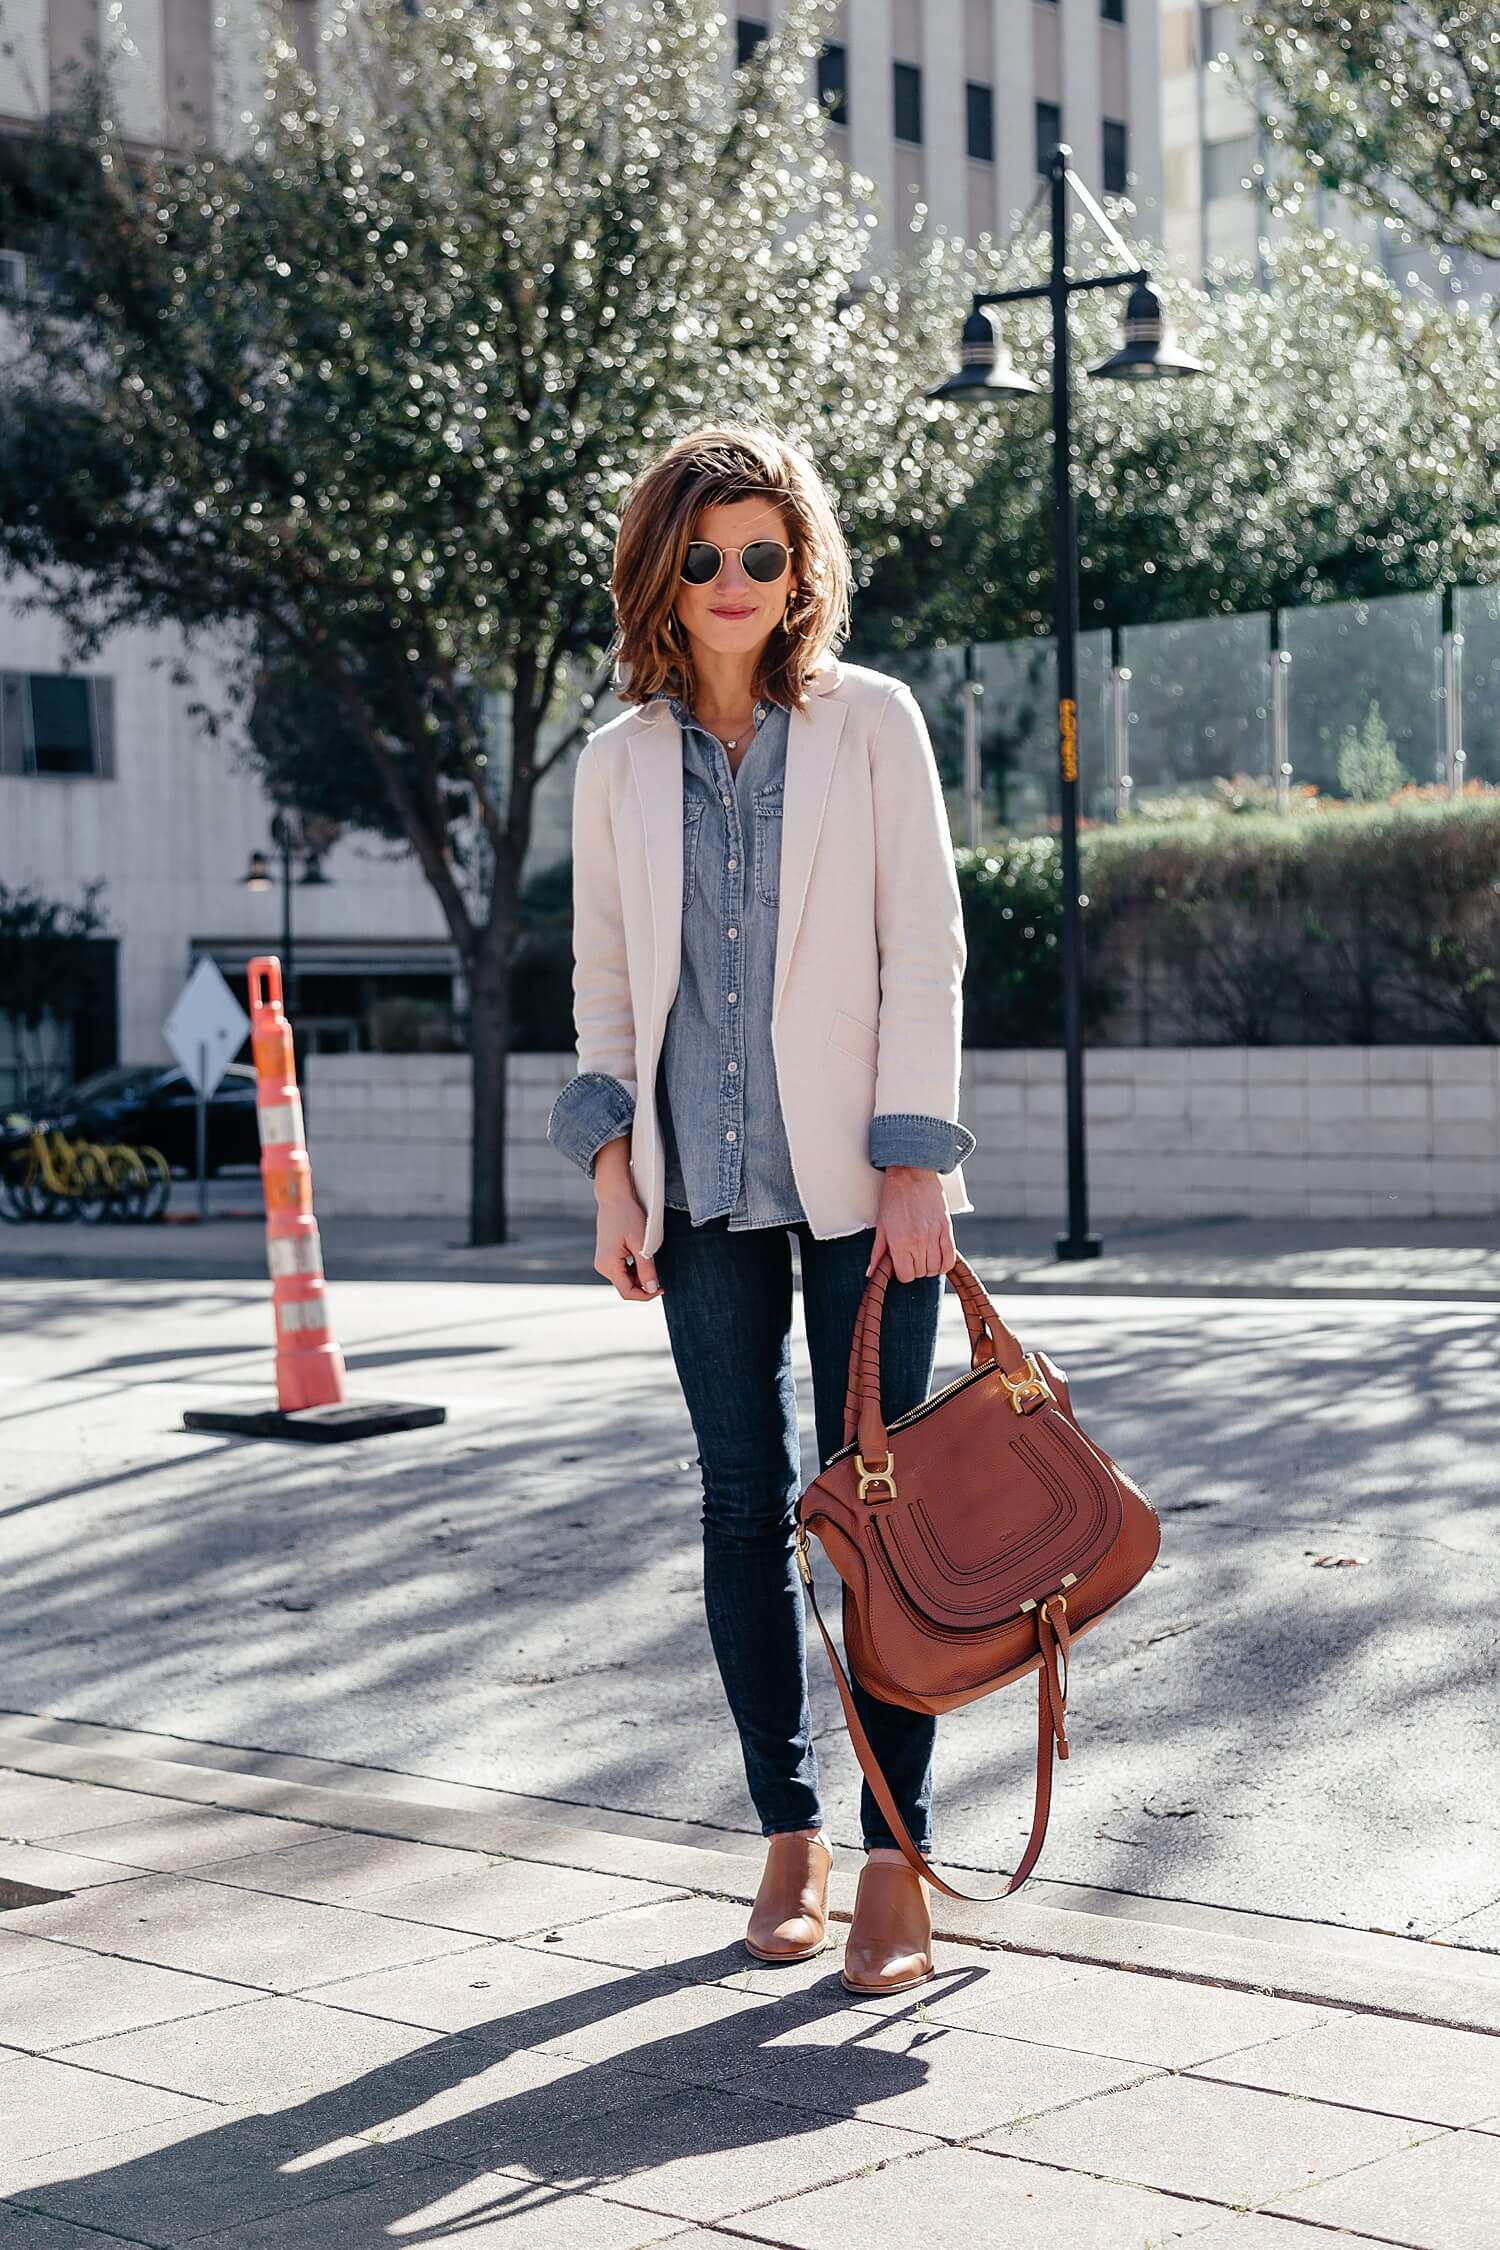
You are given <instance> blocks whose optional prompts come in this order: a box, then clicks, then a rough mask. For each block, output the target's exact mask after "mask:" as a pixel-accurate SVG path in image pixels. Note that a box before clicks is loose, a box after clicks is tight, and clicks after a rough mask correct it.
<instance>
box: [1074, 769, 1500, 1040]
mask: <svg viewBox="0 0 1500 2250" xmlns="http://www.w3.org/2000/svg"><path fill="white" fill-rule="evenodd" d="M1080 845H1081V855H1082V863H1083V867H1084V870H1085V888H1086V890H1087V891H1088V894H1089V897H1090V900H1091V907H1090V915H1089V948H1090V951H1091V952H1097V953H1098V954H1100V955H1101V956H1102V958H1103V959H1104V961H1105V962H1107V963H1108V965H1109V967H1110V968H1111V969H1112V970H1113V971H1114V972H1115V975H1116V977H1117V979H1119V980H1121V981H1122V982H1123V984H1124V986H1125V987H1126V998H1125V1000H1124V1002H1123V1003H1122V1006H1121V1008H1120V1009H1119V1010H1118V1011H1117V1013H1116V1016H1115V1017H1114V1018H1113V1019H1112V1021H1111V1023H1110V1025H1109V1026H1108V1027H1107V1029H1106V1034H1105V1036H1106V1037H1109V1036H1114V1037H1116V1038H1118V1039H1121V1040H1123V1041H1128V1042H1132V1043H1133V1042H1135V1041H1144V1042H1146V1043H1148V1044H1171V1043H1174V1042H1184V1043H1185V1042H1194V1041H1208V1042H1219V1041H1224V1042H1234V1043H1244V1044H1248V1045H1252V1046H1263V1045H1274V1044H1277V1043H1286V1042H1300V1041H1314V1042H1327V1043H1332V1044H1345V1043H1354V1044H1360V1045H1365V1044H1381V1043H1393V1042H1401V1041H1413V1042H1422V1041H1428V1040H1437V1041H1455V1040H1457V1041H1479V1042H1490V1041H1494V1040H1496V1039H1500V1005H1497V992H1496V980H1497V975H1500V798H1497V797H1494V796H1489V797H1476V798H1472V799H1468V800H1462V799H1461V800H1459V801H1458V802H1456V803H1455V802H1447V801H1445V802H1440V803H1430V802H1422V801H1417V802H1412V801H1405V802H1403V803H1401V804H1399V805H1391V804H1382V805H1370V806H1346V807H1343V808H1341V809H1340V810H1339V811H1338V812H1336V813H1334V812H1330V813H1329V814H1327V815H1326V816H1325V817H1322V818H1318V819H1300V820H1287V819H1283V818H1278V817H1277V816H1276V815H1274V814H1266V813H1244V814H1242V815H1240V816H1239V817H1238V818H1237V819H1235V820H1232V821H1229V820H1220V821H1203V820H1192V821H1185V822H1183V823H1181V824H1180V825H1179V826H1177V827H1169V826H1166V825H1160V826H1153V827H1150V828H1140V827H1136V826H1135V825H1134V824H1132V823H1124V824H1122V825H1120V826H1118V827H1115V828H1095V829H1091V830H1089V831H1088V832H1087V833H1086V834H1085V835H1084V836H1083V837H1082V838H1081V839H1080Z"/></svg>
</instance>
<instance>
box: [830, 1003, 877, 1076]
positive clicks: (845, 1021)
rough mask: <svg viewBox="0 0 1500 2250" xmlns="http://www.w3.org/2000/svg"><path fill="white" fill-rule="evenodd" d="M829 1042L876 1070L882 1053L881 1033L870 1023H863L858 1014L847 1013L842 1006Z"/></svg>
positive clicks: (834, 1021)
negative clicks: (874, 1029)
mask: <svg viewBox="0 0 1500 2250" xmlns="http://www.w3.org/2000/svg"><path fill="white" fill-rule="evenodd" d="M828 1043H829V1045H830V1046H831V1047H839V1048H841V1049H842V1050H843V1052H844V1053H845V1054H846V1055H853V1056H854V1057H855V1058H856V1060H857V1061H859V1062H862V1063H863V1064H864V1065H865V1066H866V1068H867V1069H869V1070H874V1069H875V1068H876V1067H877V1057H878V1056H879V1053H880V1037H879V1034H878V1033H877V1032H875V1031H873V1030H872V1029H871V1028H870V1026H869V1024H867V1023H861V1022H860V1020H859V1018H858V1016H851V1015H846V1014H845V1012H844V1010H843V1009H842V1008H840V1010H839V1011H838V1014H837V1015H836V1016H835V1017H834V1019H833V1028H832V1029H831V1030H830V1032H829V1034H828Z"/></svg>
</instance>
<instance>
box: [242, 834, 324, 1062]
mask: <svg viewBox="0 0 1500 2250" xmlns="http://www.w3.org/2000/svg"><path fill="white" fill-rule="evenodd" d="M271 842H272V843H273V844H274V846H275V847H276V850H277V852H278V853H279V854H280V857H281V976H282V983H283V986H284V988H285V992H286V1010H287V1014H288V1016H289V1017H290V1018H291V1022H292V1027H293V1034H294V1036H295V1031H296V1024H297V987H296V981H295V978H296V967H295V963H294V961H293V958H292V853H293V851H300V852H301V853H302V855H303V862H304V864H303V869H302V874H301V877H300V881H301V884H302V886H303V888H304V889H307V888H309V887H313V888H316V887H318V886H320V885H322V884H325V883H326V882H327V881H328V877H327V876H326V875H325V874H324V873H323V862H322V859H321V857H320V856H319V854H318V853H317V852H315V851H313V850H312V849H311V848H310V846H309V845H308V843H307V841H306V839H305V838H299V836H298V834H297V828H296V823H295V822H294V821H293V820H292V818H291V816H290V815H289V814H288V813H287V812H285V811H284V810H282V808H281V807H279V806H278V808H277V810H276V811H275V812H274V813H273V814H272V816H271ZM271 880H272V878H271V861H270V856H269V854H268V853H266V852H252V853H251V854H250V866H249V870H248V872H247V873H246V874H244V875H242V876H241V877H240V882H241V885H242V886H243V888H244V889H245V890H247V891H268V890H269V889H270V888H271Z"/></svg>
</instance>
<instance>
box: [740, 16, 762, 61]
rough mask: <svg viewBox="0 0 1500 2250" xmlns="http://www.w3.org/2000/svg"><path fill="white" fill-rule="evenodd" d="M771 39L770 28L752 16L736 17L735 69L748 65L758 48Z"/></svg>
mask: <svg viewBox="0 0 1500 2250" xmlns="http://www.w3.org/2000/svg"><path fill="white" fill-rule="evenodd" d="M769 37H770V29H769V26H768V25H766V24H763V23H756V21H755V20H754V18H753V17H751V16H736V17H735V20H734V46H735V55H734V61H735V68H736V69H738V68H739V66H740V65H741V63H747V62H748V61H749V60H750V57H751V56H752V55H753V54H754V52H755V50H756V48H757V47H760V46H763V45H764V43H765V41H766V40H767V39H768V38H769Z"/></svg>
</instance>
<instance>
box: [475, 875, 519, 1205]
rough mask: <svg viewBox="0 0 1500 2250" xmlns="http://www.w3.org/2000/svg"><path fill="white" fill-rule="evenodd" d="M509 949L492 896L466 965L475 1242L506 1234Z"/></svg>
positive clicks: (507, 922) (506, 926)
mask: <svg viewBox="0 0 1500 2250" xmlns="http://www.w3.org/2000/svg"><path fill="white" fill-rule="evenodd" d="M512 952H513V945H512V917H511V915H510V914H508V913H506V912H504V911H503V908H502V905H501V902H500V901H499V900H498V899H497V901H496V906H495V910H494V911H493V912H492V913H491V916H490V919H489V921H488V922H487V923H486V924H485V926H484V928H483V929H482V930H481V931H480V932H479V933H478V944H477V946H476V948H475V951H474V954H473V956H472V958H471V960H470V962H469V965H468V975H469V1057H470V1061H471V1063H472V1065H473V1085H474V1121H473V1129H472V1139H471V1143H470V1149H471V1162H472V1184H471V1192H470V1205H469V1240H470V1242H471V1243H472V1244H473V1245H474V1246H475V1247H478V1246H479V1245H481V1244H485V1243H496V1242H508V1241H509V1240H510V1236H509V1234H508V1232H507V1230H506V1224H505V1217H506V1213H505V1145H506V1121H507V1120H506V1087H507V1079H508V1069H507V1065H508V1063H509V1059H510V1025H511V975H512V963H511V956H512Z"/></svg>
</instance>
